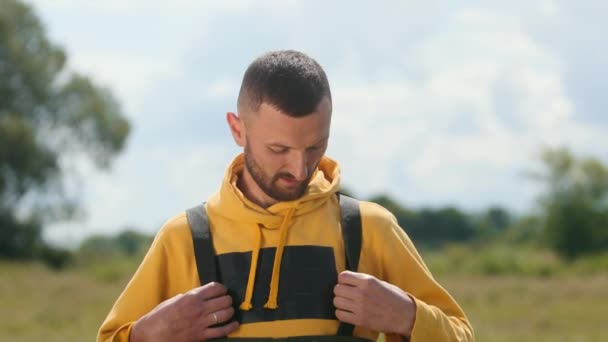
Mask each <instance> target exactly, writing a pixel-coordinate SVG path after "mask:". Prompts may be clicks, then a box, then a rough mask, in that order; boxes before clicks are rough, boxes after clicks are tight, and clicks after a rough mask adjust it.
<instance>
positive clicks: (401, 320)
mask: <svg viewBox="0 0 608 342" xmlns="http://www.w3.org/2000/svg"><path fill="white" fill-rule="evenodd" d="M334 295H335V297H334V306H335V307H336V317H338V319H339V320H340V321H342V322H346V323H350V324H353V325H357V326H361V327H364V328H367V329H371V330H376V331H380V332H383V333H395V334H399V335H402V336H406V337H409V336H410V335H411V333H412V328H413V326H414V320H415V319H416V304H415V303H414V301H413V300H412V298H410V296H409V295H407V294H406V293H405V292H404V291H403V290H401V289H400V288H398V287H397V286H395V285H392V284H389V283H387V282H385V281H382V280H379V279H377V278H375V277H373V276H371V275H368V274H364V273H355V272H350V271H344V272H342V273H340V275H339V276H338V284H337V285H336V286H335V287H334Z"/></svg>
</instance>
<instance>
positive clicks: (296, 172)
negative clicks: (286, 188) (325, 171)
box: [289, 154, 308, 182]
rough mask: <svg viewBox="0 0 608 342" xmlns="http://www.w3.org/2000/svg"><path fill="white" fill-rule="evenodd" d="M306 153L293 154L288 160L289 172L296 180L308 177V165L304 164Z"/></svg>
mask: <svg viewBox="0 0 608 342" xmlns="http://www.w3.org/2000/svg"><path fill="white" fill-rule="evenodd" d="M306 162H307V160H306V154H304V155H298V156H294V158H293V159H292V160H291V162H290V167H289V173H291V175H292V176H294V177H295V179H296V180H297V181H300V182H301V181H303V180H305V179H306V177H308V167H307V166H306V164H307V163H306Z"/></svg>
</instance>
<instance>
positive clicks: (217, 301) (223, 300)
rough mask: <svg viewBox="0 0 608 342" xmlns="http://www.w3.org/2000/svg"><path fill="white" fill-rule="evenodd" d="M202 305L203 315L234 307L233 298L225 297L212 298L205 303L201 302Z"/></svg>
mask: <svg viewBox="0 0 608 342" xmlns="http://www.w3.org/2000/svg"><path fill="white" fill-rule="evenodd" d="M200 305H203V307H204V308H203V314H204V315H205V314H209V313H212V312H215V311H218V310H222V309H226V308H229V307H232V297H230V296H228V295H223V296H221V297H215V298H211V299H208V300H205V301H201V303H200Z"/></svg>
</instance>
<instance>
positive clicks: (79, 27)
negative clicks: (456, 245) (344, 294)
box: [29, 0, 608, 244]
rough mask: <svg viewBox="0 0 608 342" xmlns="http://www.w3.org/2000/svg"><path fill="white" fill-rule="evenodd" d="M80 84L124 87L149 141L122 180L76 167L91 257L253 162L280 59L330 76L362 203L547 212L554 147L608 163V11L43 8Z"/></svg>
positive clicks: (70, 3)
mask: <svg viewBox="0 0 608 342" xmlns="http://www.w3.org/2000/svg"><path fill="white" fill-rule="evenodd" d="M29 3H30V4H32V6H33V7H34V9H35V10H36V12H37V13H38V15H39V16H40V18H41V20H42V22H43V24H44V25H45V27H46V28H47V32H48V35H49V37H50V38H51V40H52V41H53V42H55V43H56V44H58V45H60V46H62V47H63V48H64V49H65V50H66V52H67V55H68V66H69V68H70V70H74V71H76V72H79V73H82V74H85V75H87V76H90V77H91V78H92V79H93V80H94V81H95V82H96V83H97V84H99V85H100V86H103V87H107V88H109V89H110V90H111V91H112V93H113V94H114V96H115V97H116V98H117V99H118V101H119V102H120V104H121V105H122V109H123V111H124V114H125V115H126V117H127V118H128V119H129V120H130V121H131V123H132V126H133V131H132V134H131V136H130V137H129V141H128V143H127V147H126V149H125V151H124V152H123V153H122V154H121V155H119V156H117V158H116V159H115V160H114V163H113V165H112V168H111V170H110V171H109V172H101V171H99V170H96V169H95V168H94V167H93V166H92V164H91V163H87V162H86V161H83V160H73V161H68V162H67V163H68V164H70V165H71V166H72V168H73V169H74V170H76V172H75V173H74V176H73V177H72V178H71V179H72V180H71V181H70V182H69V186H68V188H69V189H68V190H69V191H70V192H71V193H73V194H75V196H77V197H78V198H80V199H81V201H82V203H83V209H84V211H85V212H86V215H85V216H84V217H82V218H81V219H80V220H78V221H75V222H71V223H58V224H54V225H52V226H51V227H49V229H47V231H46V233H47V237H48V238H49V239H50V240H51V241H56V242H58V243H64V244H70V243H72V244H73V243H77V242H78V241H80V240H81V239H82V238H83V237H85V236H88V235H90V234H94V233H95V234H96V233H104V234H113V233H116V232H119V231H121V230H123V229H125V228H127V227H133V228H136V229H137V230H140V231H142V232H146V233H154V232H156V231H157V230H158V229H159V228H160V226H161V225H162V224H163V223H164V222H165V221H166V220H167V219H169V218H170V217H172V216H173V215H175V214H176V213H178V212H179V211H181V210H184V209H186V208H189V207H191V206H194V205H196V204H198V203H201V202H203V201H204V200H205V199H206V198H207V197H208V196H209V195H211V194H212V193H213V192H214V191H215V190H216V189H217V188H218V187H219V184H220V181H221V179H222V176H223V173H224V170H225V167H226V165H227V164H228V163H229V162H230V160H231V159H232V158H233V156H234V155H235V154H237V153H238V152H239V149H238V147H237V146H236V145H235V144H234V142H233V140H232V138H231V136H230V134H229V130H228V126H227V124H226V122H225V114H226V112H228V111H235V110H236V97H237V95H238V90H239V86H240V81H241V78H242V75H243V73H244V71H245V69H246V68H247V66H248V65H249V63H250V62H251V61H252V60H253V59H254V58H256V57H257V56H259V55H260V54H262V53H264V52H267V51H269V50H277V49H296V50H300V51H303V52H305V53H307V54H309V55H310V56H312V57H313V58H315V59H316V60H317V61H318V62H319V63H320V64H321V65H322V66H323V68H324V69H325V71H326V73H327V75H328V77H329V81H330V86H331V88H332V96H333V108H334V111H333V119H332V129H331V139H330V146H329V149H328V151H327V154H328V155H329V156H331V157H332V158H335V159H337V160H338V161H339V162H340V164H341V169H342V184H343V185H344V186H346V187H347V188H348V189H350V190H351V191H352V192H354V194H355V195H357V196H358V197H360V198H369V197H371V196H373V195H376V194H380V193H383V194H389V195H390V196H392V197H394V198H396V199H397V200H399V201H400V202H401V203H402V204H403V205H406V206H408V207H412V208H420V207H441V206H446V205H453V206H456V207H459V208H462V209H463V210H467V211H471V212H475V211H481V210H483V209H484V208H487V207H489V206H491V205H499V206H503V207H505V208H508V209H509V210H512V211H513V212H516V213H526V212H529V211H531V210H533V209H534V206H535V204H536V198H537V196H538V194H539V191H541V187H540V185H539V184H538V183H535V182H533V181H531V180H530V179H529V178H527V177H526V176H525V174H526V172H528V171H530V170H533V169H537V168H538V167H539V165H540V163H539V155H540V151H541V150H542V148H544V147H560V146H564V147H568V148H569V149H570V150H571V151H573V152H574V153H575V154H579V155H583V156H592V157H595V158H599V159H601V160H603V161H605V162H608V114H607V113H605V108H607V107H608V106H607V103H606V101H607V100H606V94H607V93H608V91H607V90H608V71H607V70H608V68H607V65H608V44H606V43H605V34H604V33H605V32H606V31H607V30H606V29H607V28H606V24H605V23H604V19H605V18H604V16H605V13H607V12H608V2H604V1H576V2H574V1H553V0H544V1H517V0H516V1H509V2H505V1H373V2H372V1H359V2H356V1H331V2H330V1H295V0H291V1H289V0H264V1H253V0H243V1H237V0H231V1H221V2H220V1H201V0H175V1H171V2H168V1H155V0H131V1H123V0H106V1H95V2H91V1H80V0H54V1H48V0H34V1H29Z"/></svg>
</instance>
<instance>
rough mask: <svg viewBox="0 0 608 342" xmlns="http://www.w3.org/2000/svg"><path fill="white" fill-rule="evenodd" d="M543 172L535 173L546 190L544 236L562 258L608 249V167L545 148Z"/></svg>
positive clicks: (544, 199) (543, 205)
mask: <svg viewBox="0 0 608 342" xmlns="http://www.w3.org/2000/svg"><path fill="white" fill-rule="evenodd" d="M542 162H543V170H542V171H541V172H540V173H536V174H534V176H535V178H536V179H538V180H540V181H542V183H543V184H544V186H545V190H544V192H543V194H542V196H541V197H540V203H541V205H542V209H543V225H542V226H543V233H544V236H545V238H546V240H547V241H548V243H549V244H550V245H551V246H552V247H553V248H554V249H555V250H556V251H557V252H558V253H559V254H561V255H562V256H564V257H566V258H568V259H573V258H576V257H577V256H579V255H582V254H588V253H593V252H596V251H600V250H606V249H608V168H607V167H606V166H605V165H603V164H602V163H601V162H600V161H599V160H597V159H593V158H584V159H583V158H576V157H575V156H573V155H572V154H571V153H570V152H569V151H568V150H567V149H564V148H561V149H546V150H545V151H544V152H543V154H542Z"/></svg>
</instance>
